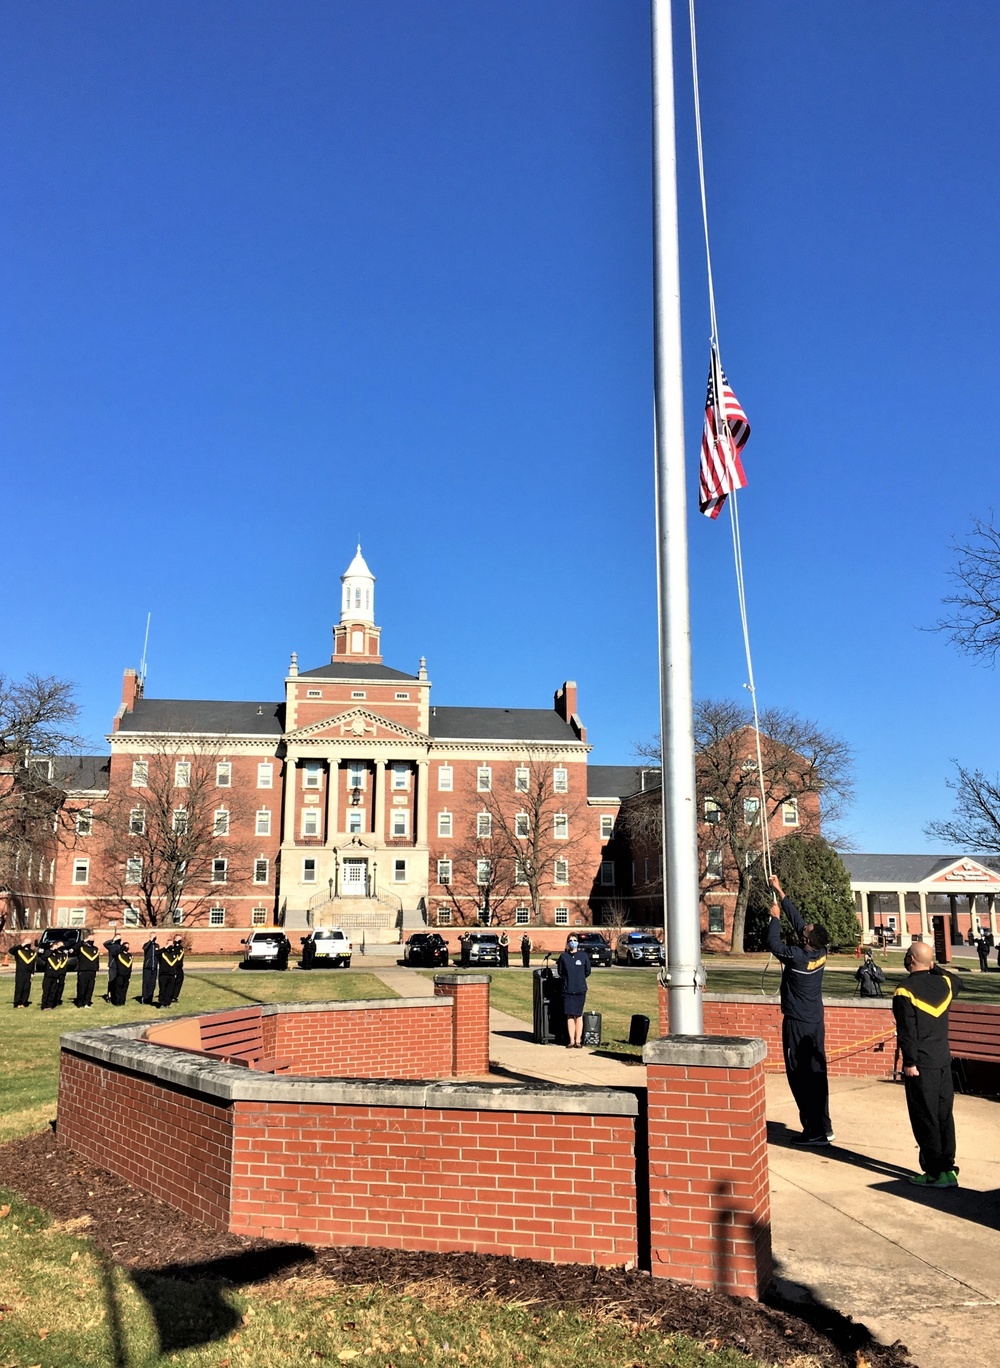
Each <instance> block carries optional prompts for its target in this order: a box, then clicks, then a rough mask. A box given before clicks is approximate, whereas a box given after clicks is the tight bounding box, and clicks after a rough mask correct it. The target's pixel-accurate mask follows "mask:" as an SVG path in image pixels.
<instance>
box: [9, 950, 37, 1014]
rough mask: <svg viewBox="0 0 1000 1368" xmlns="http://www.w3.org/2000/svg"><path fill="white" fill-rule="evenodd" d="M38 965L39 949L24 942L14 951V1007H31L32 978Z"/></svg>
mask: <svg viewBox="0 0 1000 1368" xmlns="http://www.w3.org/2000/svg"><path fill="white" fill-rule="evenodd" d="M37 963H38V948H37V946H35V945H34V944H32V942H31V941H30V940H23V941H22V942H21V944H20V945H18V946H16V947H15V949H14V1006H15V1007H30V1006H31V976H32V974H33V973H34V972H35V966H36V965H37Z"/></svg>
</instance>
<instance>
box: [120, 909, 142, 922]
mask: <svg viewBox="0 0 1000 1368" xmlns="http://www.w3.org/2000/svg"><path fill="white" fill-rule="evenodd" d="M138 925H139V913H138V912H137V911H136V909H135V908H134V907H125V908H123V909H122V926H138Z"/></svg>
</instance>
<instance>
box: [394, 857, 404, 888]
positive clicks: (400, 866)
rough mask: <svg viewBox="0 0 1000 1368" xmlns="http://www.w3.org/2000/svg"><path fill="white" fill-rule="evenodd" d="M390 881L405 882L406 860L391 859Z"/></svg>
mask: <svg viewBox="0 0 1000 1368" xmlns="http://www.w3.org/2000/svg"><path fill="white" fill-rule="evenodd" d="M392 881H393V883H406V861H405V860H393V862H392Z"/></svg>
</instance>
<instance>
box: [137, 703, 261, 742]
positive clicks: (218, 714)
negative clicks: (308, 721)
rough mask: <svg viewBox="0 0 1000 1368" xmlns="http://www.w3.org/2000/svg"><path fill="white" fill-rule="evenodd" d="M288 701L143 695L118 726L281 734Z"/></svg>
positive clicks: (190, 732) (200, 732) (139, 729)
mask: <svg viewBox="0 0 1000 1368" xmlns="http://www.w3.org/2000/svg"><path fill="white" fill-rule="evenodd" d="M284 721H285V705H284V703H226V702H217V701H216V700H214V699H209V700H207V701H205V700H201V699H194V698H140V699H139V700H138V702H137V703H136V705H135V707H134V708H133V710H132V711H131V712H128V713H125V714H124V716H123V717H122V720H121V723H120V725H119V728H118V730H119V731H120V732H123V733H127V732H142V733H147V732H170V733H176V732H181V733H183V734H185V735H188V736H191V735H195V736H280V735H281V733H282V731H283V730H284Z"/></svg>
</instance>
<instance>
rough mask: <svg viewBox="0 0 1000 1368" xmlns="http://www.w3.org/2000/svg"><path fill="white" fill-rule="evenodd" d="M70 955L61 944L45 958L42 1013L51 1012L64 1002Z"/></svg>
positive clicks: (53, 948) (54, 946)
mask: <svg viewBox="0 0 1000 1368" xmlns="http://www.w3.org/2000/svg"><path fill="white" fill-rule="evenodd" d="M68 967H69V955H68V953H67V951H66V947H65V946H64V945H62V944H61V943H60V944H58V945H53V947H52V949H51V950H50V951H49V952H48V954H47V955H46V956H45V971H44V973H43V974H42V1011H43V1012H47V1011H51V1010H52V1009H53V1008H55V1007H58V1006H59V1004H60V1002H61V1001H62V995H63V987H64V985H65V983H66V970H67V968H68Z"/></svg>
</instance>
